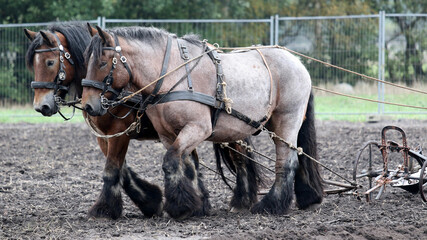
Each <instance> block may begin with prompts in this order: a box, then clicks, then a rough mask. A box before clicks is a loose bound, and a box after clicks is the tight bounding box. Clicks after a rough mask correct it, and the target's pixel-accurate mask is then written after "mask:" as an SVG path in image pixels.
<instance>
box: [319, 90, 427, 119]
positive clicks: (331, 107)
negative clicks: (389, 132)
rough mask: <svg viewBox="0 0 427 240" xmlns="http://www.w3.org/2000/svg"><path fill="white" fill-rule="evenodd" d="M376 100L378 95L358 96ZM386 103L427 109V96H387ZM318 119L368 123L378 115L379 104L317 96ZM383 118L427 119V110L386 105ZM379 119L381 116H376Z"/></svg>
mask: <svg viewBox="0 0 427 240" xmlns="http://www.w3.org/2000/svg"><path fill="white" fill-rule="evenodd" d="M357 96H359V97H363V98H368V99H373V100H376V99H377V96H376V95H357ZM385 101H386V102H393V103H399V104H405V105H413V106H420V107H427V96H421V97H420V96H419V95H414V94H401V95H393V96H386V99H385ZM315 111H316V113H317V115H316V117H317V119H321V120H345V121H357V122H362V121H366V120H367V118H368V117H369V116H372V115H378V104H377V103H373V102H368V101H362V100H357V99H351V98H347V97H343V96H335V95H334V96H317V97H316V98H315ZM384 113H385V114H383V115H382V116H381V117H382V118H386V119H427V110H422V109H415V108H407V107H399V106H393V105H384ZM376 117H379V116H376Z"/></svg>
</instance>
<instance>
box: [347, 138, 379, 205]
mask: <svg viewBox="0 0 427 240" xmlns="http://www.w3.org/2000/svg"><path fill="white" fill-rule="evenodd" d="M378 147H379V145H378V143H376V142H373V141H369V142H367V143H366V144H365V146H364V147H363V148H362V149H361V150H360V152H359V156H358V158H357V159H356V161H355V163H354V167H353V180H354V181H355V182H356V183H357V184H358V185H360V186H362V187H363V188H362V189H361V190H360V191H362V193H365V192H366V191H367V190H369V189H372V188H373V187H375V178H376V177H378V176H380V175H381V174H382V172H383V169H384V163H383V160H382V158H381V157H379V156H378V155H379V154H376V155H374V154H372V152H373V150H374V151H377V149H378ZM365 149H367V151H365ZM381 193H382V190H380V191H379V194H378V195H377V198H378V197H379V195H381ZM370 199H372V193H370V194H367V195H366V200H367V201H369V200H370Z"/></svg>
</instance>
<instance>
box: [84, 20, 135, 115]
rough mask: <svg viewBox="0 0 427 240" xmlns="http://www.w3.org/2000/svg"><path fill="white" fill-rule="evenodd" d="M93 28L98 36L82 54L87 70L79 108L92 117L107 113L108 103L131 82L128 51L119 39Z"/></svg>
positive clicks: (93, 38)
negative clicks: (127, 57) (83, 54)
mask: <svg viewBox="0 0 427 240" xmlns="http://www.w3.org/2000/svg"><path fill="white" fill-rule="evenodd" d="M96 28H97V33H98V34H96V35H94V36H93V37H92V40H91V42H90V44H89V46H88V48H87V49H86V52H85V60H86V63H87V69H88V71H87V74H86V79H83V80H82V86H83V94H82V107H83V109H84V110H85V111H86V112H87V113H88V114H90V115H92V116H101V115H104V114H105V113H106V112H107V108H108V101H110V100H113V99H114V98H116V97H117V96H118V95H119V94H120V91H121V90H122V89H123V88H125V87H126V86H127V85H128V84H129V82H130V81H131V79H132V73H131V71H130V68H129V65H128V64H127V59H126V57H125V56H126V55H127V51H131V49H129V47H128V44H127V42H126V41H123V40H122V41H120V39H119V36H117V35H113V34H112V33H110V32H107V31H104V30H102V29H101V28H100V27H98V26H97V27H96ZM119 43H120V44H119Z"/></svg>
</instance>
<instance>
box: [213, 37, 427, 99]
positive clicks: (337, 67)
mask: <svg viewBox="0 0 427 240" xmlns="http://www.w3.org/2000/svg"><path fill="white" fill-rule="evenodd" d="M263 48H279V49H283V50H286V51H288V52H291V53H293V54H295V55H298V56H301V57H304V58H307V59H310V60H313V61H315V62H319V63H322V64H324V65H327V66H329V67H333V68H336V69H339V70H342V71H345V72H349V73H352V74H355V75H358V76H360V77H363V78H366V79H369V80H373V81H377V82H381V83H384V84H388V85H391V86H394V87H398V88H403V89H406V90H409V91H413V92H418V93H423V94H427V92H426V91H422V90H418V89H415V88H410V87H406V86H402V85H399V84H395V83H391V82H387V81H384V80H381V79H378V78H374V77H370V76H367V75H365V74H361V73H358V72H355V71H351V70H348V69H345V68H343V67H339V66H336V65H333V64H330V63H327V62H325V61H322V60H319V59H316V58H312V57H309V56H307V55H304V54H302V53H299V52H296V51H294V50H291V49H289V48H287V47H282V46H279V45H273V46H253V47H235V48H230V47H220V48H218V49H220V50H244V49H255V50H256V49H263Z"/></svg>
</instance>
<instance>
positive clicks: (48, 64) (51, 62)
mask: <svg viewBox="0 0 427 240" xmlns="http://www.w3.org/2000/svg"><path fill="white" fill-rule="evenodd" d="M53 64H55V61H53V60H47V61H46V65H47V66H48V67H52V66H53Z"/></svg>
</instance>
